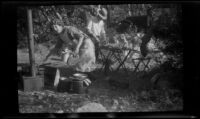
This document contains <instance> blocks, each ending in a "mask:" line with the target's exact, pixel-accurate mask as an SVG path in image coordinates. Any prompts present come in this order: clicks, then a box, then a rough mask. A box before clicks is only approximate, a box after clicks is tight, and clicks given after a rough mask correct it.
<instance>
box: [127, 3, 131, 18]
mask: <svg viewBox="0 0 200 119" xmlns="http://www.w3.org/2000/svg"><path fill="white" fill-rule="evenodd" d="M128 15H129V16H130V17H131V16H132V9H131V4H128Z"/></svg>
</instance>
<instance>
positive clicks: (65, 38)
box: [53, 20, 96, 72]
mask: <svg viewBox="0 0 200 119" xmlns="http://www.w3.org/2000/svg"><path fill="white" fill-rule="evenodd" d="M53 29H54V30H55V31H56V32H57V34H58V35H59V37H60V39H61V40H62V42H63V45H62V48H61V49H62V50H63V51H65V50H68V51H71V52H72V53H73V54H74V55H76V56H78V62H77V63H76V64H75V67H74V68H75V69H76V70H77V71H80V72H86V71H90V69H91V67H92V66H93V65H94V64H95V61H96V57H95V46H94V44H93V42H92V40H91V39H90V38H89V37H88V36H87V35H86V34H85V33H83V32H82V31H81V30H79V29H77V28H76V27H73V26H64V23H63V22H62V21H60V20H56V22H55V23H54V25H53ZM69 53H70V52H69ZM68 55H69V54H68Z"/></svg>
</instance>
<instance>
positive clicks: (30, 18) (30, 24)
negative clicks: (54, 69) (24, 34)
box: [27, 9, 36, 77]
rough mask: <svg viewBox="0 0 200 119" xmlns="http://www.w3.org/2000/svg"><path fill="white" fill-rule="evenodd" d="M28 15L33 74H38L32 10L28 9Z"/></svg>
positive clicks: (30, 57) (30, 58)
mask: <svg viewBox="0 0 200 119" xmlns="http://www.w3.org/2000/svg"><path fill="white" fill-rule="evenodd" d="M27 16H28V43H29V44H28V46H29V61H30V64H31V75H32V76H33V77H35V76H36V66H35V57H34V39H33V22H32V10H31V9H28V10H27Z"/></svg>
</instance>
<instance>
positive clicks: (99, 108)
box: [76, 103, 107, 112]
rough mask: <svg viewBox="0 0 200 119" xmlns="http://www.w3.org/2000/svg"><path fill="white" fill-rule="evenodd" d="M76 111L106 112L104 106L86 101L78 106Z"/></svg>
mask: <svg viewBox="0 0 200 119" xmlns="http://www.w3.org/2000/svg"><path fill="white" fill-rule="evenodd" d="M76 112H107V110H106V108H105V107H104V106H103V105H101V104H98V103H88V104H86V105H84V106H82V107H79V108H78V109H77V110H76Z"/></svg>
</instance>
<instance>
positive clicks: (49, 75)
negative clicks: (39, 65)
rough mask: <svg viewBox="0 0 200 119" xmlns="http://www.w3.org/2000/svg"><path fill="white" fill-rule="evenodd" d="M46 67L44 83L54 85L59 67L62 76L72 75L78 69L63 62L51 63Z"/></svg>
mask: <svg viewBox="0 0 200 119" xmlns="http://www.w3.org/2000/svg"><path fill="white" fill-rule="evenodd" d="M43 67H44V85H45V86H50V87H54V81H55V76H56V71H57V69H59V70H60V76H61V77H69V76H72V74H74V73H75V72H76V71H75V70H73V68H72V67H69V66H66V65H63V64H50V65H46V66H43Z"/></svg>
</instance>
